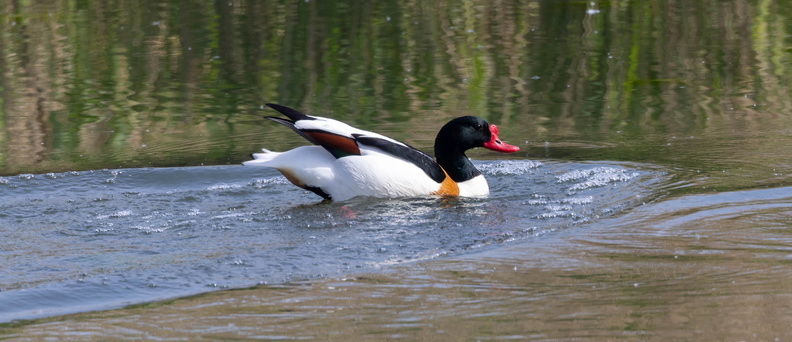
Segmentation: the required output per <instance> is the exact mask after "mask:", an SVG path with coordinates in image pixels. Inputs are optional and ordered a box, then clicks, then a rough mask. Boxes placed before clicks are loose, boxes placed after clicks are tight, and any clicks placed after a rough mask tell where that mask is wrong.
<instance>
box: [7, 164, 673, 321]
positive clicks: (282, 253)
mask: <svg viewBox="0 0 792 342" xmlns="http://www.w3.org/2000/svg"><path fill="white" fill-rule="evenodd" d="M479 167H480V168H481V169H482V170H484V172H485V174H486V175H487V176H488V178H489V179H490V182H491V183H492V188H493V192H494V193H495V195H494V196H492V197H491V198H486V199H441V198H414V199H409V198H407V199H392V200H386V199H357V200H352V201H348V202H344V203H321V202H319V201H318V199H319V198H318V197H316V196H315V195H313V194H311V193H309V192H306V191H304V190H302V189H299V188H296V187H294V186H293V185H291V184H290V183H289V182H288V181H287V180H286V179H285V178H284V177H282V176H281V175H280V174H278V173H277V172H276V171H272V170H268V169H261V168H255V167H243V166H214V167H192V168H156V169H116V170H101V171H80V172H77V171H75V172H67V173H50V174H44V175H19V176H13V177H4V178H2V179H0V196H2V197H3V198H4V203H3V204H2V206H1V207H0V212H2V213H3V214H2V216H0V227H3V230H2V231H0V234H2V235H3V236H5V237H6V239H5V240H4V242H3V244H2V245H0V249H2V250H3V251H4V252H3V257H4V260H6V264H5V266H4V267H3V269H2V274H1V275H2V276H0V279H3V281H2V283H0V287H1V288H2V292H0V304H1V305H0V308H2V309H0V317H2V319H3V320H4V321H8V320H12V319H20V318H33V317H38V316H47V315H52V314H58V313H65V312H72V311H80V310H85V309H103V308H109V307H118V306H121V305H126V304H130V303H139V302H145V301H152V300H156V299H163V298H172V297H176V296H183V295H188V294H195V293H201V292H205V291H210V290H213V289H215V288H228V287H247V286H253V285H256V284H266V283H283V282H287V281H293V280H305V279H314V278H325V277H328V276H337V275H340V274H344V273H349V272H359V271H363V270H372V269H378V268H380V267H381V266H383V265H392V264H400V263H404V262H410V261H418V260H427V259H434V258H437V257H439V256H444V255H455V254H459V253H463V252H465V251H469V250H476V249H480V248H486V247H488V246H490V245H499V244H502V243H506V242H509V241H516V240H524V239H530V238H533V237H537V236H541V235H544V234H546V233H549V232H552V231H558V230H563V229H565V228H566V227H569V226H571V225H575V224H581V223H583V222H587V221H592V220H597V219H599V218H600V217H603V216H605V217H607V216H612V215H614V214H619V213H622V212H623V211H625V210H627V209H629V208H632V207H635V206H637V205H639V204H640V203H642V202H643V201H646V200H648V199H651V198H652V197H654V196H656V193H655V192H653V191H652V190H651V189H650V187H651V186H654V185H656V184H657V183H659V182H660V179H662V178H663V175H662V173H659V172H657V171H653V170H651V169H646V168H641V167H639V166H633V165H618V164H617V165H607V164H602V165H598V164H574V163H557V162H548V163H540V162H535V161H529V160H523V161H488V162H481V163H479ZM20 227H24V229H19V228H20Z"/></svg>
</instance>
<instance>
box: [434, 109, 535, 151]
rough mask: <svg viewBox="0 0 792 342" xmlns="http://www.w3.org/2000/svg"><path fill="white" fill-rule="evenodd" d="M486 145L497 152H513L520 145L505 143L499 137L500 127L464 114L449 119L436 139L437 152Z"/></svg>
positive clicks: (464, 149) (462, 149)
mask: <svg viewBox="0 0 792 342" xmlns="http://www.w3.org/2000/svg"><path fill="white" fill-rule="evenodd" d="M475 147H484V148H486V149H490V150H493V151H497V152H504V153H512V152H517V151H519V150H520V148H519V147H517V146H514V145H509V144H507V143H504V142H503V141H501V140H500V139H499V138H498V127H497V126H495V125H491V124H489V123H488V122H487V121H486V120H484V119H482V118H479V117H475V116H463V117H459V118H456V119H453V120H451V121H449V122H448V123H447V124H445V126H443V128H441V129H440V132H439V133H437V138H436V139H435V154H437V153H438V152H439V151H438V149H440V150H446V151H447V150H448V149H451V150H456V151H457V152H464V151H467V150H469V149H471V148H475Z"/></svg>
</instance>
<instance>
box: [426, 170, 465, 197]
mask: <svg viewBox="0 0 792 342" xmlns="http://www.w3.org/2000/svg"><path fill="white" fill-rule="evenodd" d="M443 173H445V170H443ZM445 176H446V177H445V179H444V180H443V182H442V183H440V189H437V191H435V192H433V193H432V195H438V196H459V185H457V183H456V182H454V180H453V179H451V177H449V176H448V173H445Z"/></svg>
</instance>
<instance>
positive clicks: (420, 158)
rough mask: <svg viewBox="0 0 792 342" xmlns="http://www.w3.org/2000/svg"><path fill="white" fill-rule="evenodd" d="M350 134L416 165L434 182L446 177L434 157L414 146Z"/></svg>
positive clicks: (359, 141)
mask: <svg viewBox="0 0 792 342" xmlns="http://www.w3.org/2000/svg"><path fill="white" fill-rule="evenodd" d="M352 136H353V137H355V140H357V142H358V143H360V144H364V145H368V146H373V147H376V148H378V149H380V150H382V151H384V152H387V153H390V154H392V155H394V156H396V157H399V158H402V159H404V160H406V161H409V162H411V163H413V164H415V165H417V166H418V167H420V168H421V170H423V171H424V172H425V173H426V175H427V176H429V177H430V178H432V180H434V181H435V182H438V183H442V182H443V180H445V178H446V174H445V171H443V168H442V167H440V164H437V162H436V161H435V160H434V158H432V157H430V156H429V155H428V154H426V153H423V152H421V151H420V150H418V149H417V148H415V147H412V146H410V145H406V144H405V145H400V144H394V143H393V142H390V141H388V140H384V139H380V138H374V137H367V136H365V135H361V134H353V135H352Z"/></svg>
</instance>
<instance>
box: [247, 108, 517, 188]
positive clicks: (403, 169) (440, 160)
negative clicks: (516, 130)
mask: <svg viewBox="0 0 792 342" xmlns="http://www.w3.org/2000/svg"><path fill="white" fill-rule="evenodd" d="M267 106H269V107H271V108H273V109H275V110H277V111H279V112H281V113H282V114H284V115H286V116H287V117H288V118H289V119H283V118H278V117H272V116H268V117H266V118H267V119H270V120H272V121H275V122H277V123H280V124H283V125H285V126H288V127H290V128H291V129H293V130H294V131H295V132H297V134H299V135H301V136H302V137H303V138H305V139H307V140H308V141H310V142H311V143H313V144H314V145H315V146H302V147H297V148H295V149H293V150H289V151H286V152H272V151H269V150H267V149H264V150H263V153H254V154H252V157H253V160H250V161H247V162H244V163H243V164H244V165H251V166H253V165H254V166H266V167H271V168H274V169H277V170H278V171H280V172H281V173H282V174H283V175H284V176H285V177H286V179H288V180H289V181H291V182H292V183H293V184H294V185H296V186H299V187H301V188H303V189H307V190H310V191H312V192H314V193H316V194H317V195H319V196H322V197H323V198H325V199H327V200H334V201H344V200H347V199H350V198H352V197H356V196H371V197H389V198H393V197H407V196H427V195H438V196H467V197H476V196H487V195H488V194H489V186H488V185H487V180H486V179H484V176H483V175H482V174H481V172H479V170H478V169H476V167H475V166H473V164H472V163H471V162H470V159H468V158H467V156H465V151H467V150H469V149H471V148H474V147H484V148H487V149H490V150H493V151H498V152H506V153H511V152H516V151H518V150H519V149H520V148H519V147H517V146H513V145H509V144H506V143H504V142H502V141H500V139H498V128H497V127H496V126H495V125H490V124H489V123H487V121H484V119H482V118H478V117H475V116H463V117H459V118H456V119H453V120H451V121H449V122H448V123H447V124H445V126H443V128H441V129H440V132H439V133H437V138H436V139H435V145H434V152H435V157H437V159H436V160H435V159H432V157H430V156H429V155H427V154H426V153H423V152H421V151H419V150H418V149H416V148H414V147H412V146H410V145H407V144H405V143H403V142H400V141H397V140H394V139H391V138H388V137H386V136H384V135H381V134H377V133H374V132H369V131H364V130H361V129H357V128H355V127H352V126H349V125H347V124H345V123H343V122H340V121H336V120H333V119H328V118H323V117H318V116H311V115H306V114H303V113H300V112H298V111H296V110H294V109H291V108H289V107H286V106H282V105H278V104H270V103H268V104H267Z"/></svg>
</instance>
